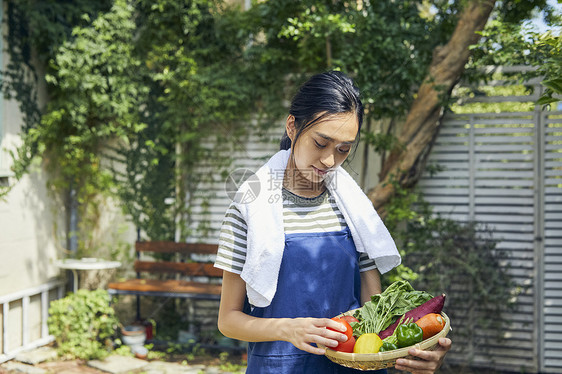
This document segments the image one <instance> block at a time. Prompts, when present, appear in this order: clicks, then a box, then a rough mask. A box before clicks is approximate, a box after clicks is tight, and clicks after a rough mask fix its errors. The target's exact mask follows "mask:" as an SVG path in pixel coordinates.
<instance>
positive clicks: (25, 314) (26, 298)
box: [0, 280, 64, 363]
mask: <svg viewBox="0 0 562 374" xmlns="http://www.w3.org/2000/svg"><path fill="white" fill-rule="evenodd" d="M52 290H57V298H59V299H60V298H62V297H63V292H64V282H62V281H60V280H56V281H51V282H48V283H45V284H42V285H41V286H38V287H33V288H28V289H26V290H22V291H18V292H14V293H11V294H8V295H4V296H0V305H1V306H2V350H1V351H0V363H2V362H5V361H8V360H10V359H12V358H14V357H15V356H16V355H17V354H18V353H19V352H22V351H25V350H28V349H33V348H36V347H40V346H42V345H45V344H48V343H50V342H51V341H53V336H51V335H49V329H48V328H47V318H48V316H49V293H50V291H52ZM36 295H41V301H40V303H41V334H40V337H39V338H38V339H35V340H33V341H31V340H30V330H29V326H30V321H29V309H30V299H31V297H32V296H36ZM18 300H21V344H18V345H17V346H16V347H10V340H9V339H8V338H9V332H10V331H13V327H14V326H13V324H10V321H9V315H10V303H12V302H14V301H18ZM10 327H11V328H12V330H10Z"/></svg>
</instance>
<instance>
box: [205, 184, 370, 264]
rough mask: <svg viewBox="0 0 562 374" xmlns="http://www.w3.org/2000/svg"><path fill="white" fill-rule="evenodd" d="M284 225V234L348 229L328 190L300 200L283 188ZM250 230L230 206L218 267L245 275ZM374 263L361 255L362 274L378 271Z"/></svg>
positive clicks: (232, 206) (217, 259)
mask: <svg viewBox="0 0 562 374" xmlns="http://www.w3.org/2000/svg"><path fill="white" fill-rule="evenodd" d="M282 196H283V224H284V229H285V234H296V233H317V232H333V231H341V230H344V229H346V228H347V223H346V222H345V219H344V217H343V214H342V213H341V211H340V210H339V209H338V206H337V204H336V202H335V199H334V198H333V196H332V195H331V194H330V192H329V191H328V190H326V191H324V192H323V193H322V194H320V195H319V196H317V197H313V198H305V197H301V196H297V195H295V194H293V193H292V192H290V191H288V190H286V189H285V188H283V190H282ZM246 235H247V226H246V222H245V221H244V218H243V217H242V214H241V213H240V211H239V210H238V209H237V208H236V206H235V205H234V204H230V206H229V208H228V209H227V211H226V214H225V217H224V221H223V223H222V226H221V231H220V236H219V250H218V253H217V258H216V261H215V266H216V267H218V268H220V269H223V270H226V271H229V272H232V273H236V274H240V273H242V268H243V266H244V263H245V261H246ZM375 268H376V265H375V261H374V260H371V259H369V257H368V256H367V254H365V253H362V254H361V256H360V258H359V270H360V271H361V272H363V271H367V270H371V269H375Z"/></svg>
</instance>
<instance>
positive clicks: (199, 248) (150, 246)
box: [135, 241, 218, 255]
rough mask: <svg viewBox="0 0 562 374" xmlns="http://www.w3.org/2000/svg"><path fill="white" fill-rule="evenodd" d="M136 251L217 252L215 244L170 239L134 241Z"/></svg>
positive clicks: (211, 253)
mask: <svg viewBox="0 0 562 374" xmlns="http://www.w3.org/2000/svg"><path fill="white" fill-rule="evenodd" d="M135 249H136V250H137V252H156V253H181V254H194V253H197V254H206V255H214V254H217V251H218V245H217V244H205V243H176V242H171V241H146V242H136V243H135Z"/></svg>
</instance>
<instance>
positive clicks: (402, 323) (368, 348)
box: [318, 281, 451, 370]
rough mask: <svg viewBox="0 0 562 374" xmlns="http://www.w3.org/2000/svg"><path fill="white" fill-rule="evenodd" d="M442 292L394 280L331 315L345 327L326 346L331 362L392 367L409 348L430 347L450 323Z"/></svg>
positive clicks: (446, 332) (442, 335)
mask: <svg viewBox="0 0 562 374" xmlns="http://www.w3.org/2000/svg"><path fill="white" fill-rule="evenodd" d="M444 303H445V295H444V294H443V295H439V296H436V297H433V296H432V295H430V294H429V293H427V292H424V291H416V290H414V289H413V287H412V286H411V285H410V284H409V283H408V282H407V281H398V282H395V283H393V284H392V285H390V286H389V287H388V288H387V289H386V290H385V291H384V292H382V293H381V294H378V295H373V296H372V297H371V301H369V302H367V303H365V305H364V306H363V307H361V308H358V309H354V310H350V311H347V312H345V313H342V314H340V315H338V316H336V317H334V318H333V319H334V320H336V321H338V322H341V323H343V324H344V325H346V326H347V327H348V331H347V335H348V340H347V341H346V342H344V343H340V344H339V345H338V346H337V347H335V348H333V349H332V348H328V347H325V346H323V345H321V344H319V345H318V346H319V347H321V348H325V349H326V357H328V358H329V359H330V360H332V361H333V362H335V363H337V364H340V365H342V366H346V367H349V368H354V369H359V370H377V369H384V368H388V367H392V366H394V365H395V364H396V359H398V358H413V357H412V356H410V355H409V354H408V350H409V349H410V348H417V349H423V350H434V349H436V348H437V347H438V344H439V338H441V337H445V336H447V334H448V333H449V331H450V329H451V326H450V320H449V317H448V316H447V315H446V314H445V313H443V311H442V310H443V305H444Z"/></svg>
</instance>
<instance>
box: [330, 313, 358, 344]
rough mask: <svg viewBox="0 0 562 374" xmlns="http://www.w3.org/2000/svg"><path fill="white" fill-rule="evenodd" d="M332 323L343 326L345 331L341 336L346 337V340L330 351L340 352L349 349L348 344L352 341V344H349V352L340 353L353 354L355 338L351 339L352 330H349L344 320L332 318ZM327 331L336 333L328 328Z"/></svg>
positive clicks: (349, 327)
mask: <svg viewBox="0 0 562 374" xmlns="http://www.w3.org/2000/svg"><path fill="white" fill-rule="evenodd" d="M332 321H336V322H338V323H341V324H342V325H344V326H345V328H346V330H345V332H344V333H343V334H345V336H347V340H346V341H345V342H343V343H342V342H340V343H339V344H338V345H337V347H334V348H332V349H334V350H336V351H340V350H341V349H342V348H344V349H349V346H350V342H351V341H353V344H351V351H347V350H346V351H342V352H353V346H354V345H355V338H353V329H352V328H351V326H350V325H349V323H347V321H346V320H344V319H341V318H338V317H334V318H332ZM328 330H332V331H336V330H334V329H332V328H330V327H328ZM337 332H341V331H337Z"/></svg>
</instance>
